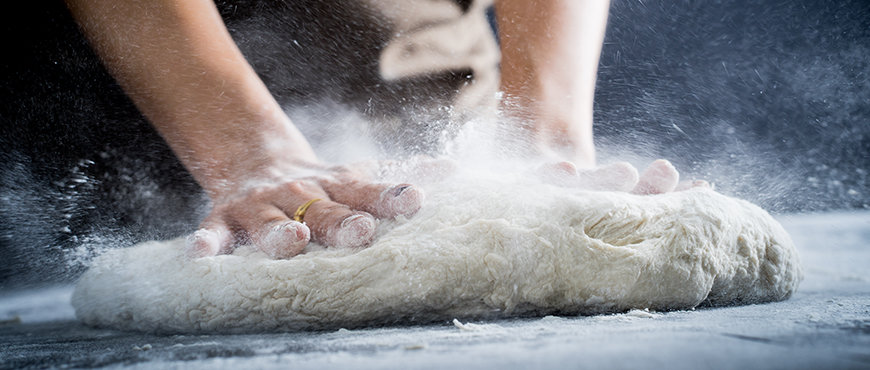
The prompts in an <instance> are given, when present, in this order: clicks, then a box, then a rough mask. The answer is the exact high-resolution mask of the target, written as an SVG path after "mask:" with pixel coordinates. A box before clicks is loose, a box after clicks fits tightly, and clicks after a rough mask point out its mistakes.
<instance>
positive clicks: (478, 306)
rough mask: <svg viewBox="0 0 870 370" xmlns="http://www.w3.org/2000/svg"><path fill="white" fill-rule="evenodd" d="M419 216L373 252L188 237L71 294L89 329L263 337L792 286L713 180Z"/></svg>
mask: <svg viewBox="0 0 870 370" xmlns="http://www.w3.org/2000/svg"><path fill="white" fill-rule="evenodd" d="M426 191H427V201H426V204H425V205H424V207H423V208H422V209H421V210H420V212H419V213H418V214H417V215H416V216H414V217H413V218H411V219H410V220H398V221H395V222H388V223H383V224H381V230H380V235H379V237H378V239H377V240H376V241H375V243H374V244H373V245H372V246H371V247H369V248H367V249H363V250H335V251H332V250H322V249H321V250H316V249H319V248H311V250H310V251H309V252H308V253H306V254H304V255H300V256H297V257H294V258H292V259H289V260H270V259H267V258H266V257H265V255H263V254H260V253H255V252H252V251H251V249H250V248H240V249H239V250H237V251H236V253H235V254H234V255H224V256H217V257H207V258H202V259H198V260H193V261H190V260H186V259H185V258H184V257H183V249H184V240H183V239H177V240H173V241H165V242H148V243H143V244H140V245H137V246H134V247H131V248H126V249H118V250H112V251H110V252H108V253H106V254H104V255H103V256H101V257H99V258H98V259H97V260H96V261H95V263H94V265H93V266H92V267H91V269H90V270H89V271H88V272H87V273H85V274H84V275H83V276H82V278H81V280H80V281H79V282H78V285H77V286H76V290H75V293H74V294H73V299H72V301H73V306H74V307H75V310H76V315H77V316H78V318H79V319H80V320H82V321H83V322H85V323H86V324H89V325H98V326H107V327H112V328H118V329H137V330H145V331H156V332H213V331H216V332H252V331H274V330H296V329H316V328H337V327H355V326H364V325H375V324H383V323H408V322H425V321H430V320H450V319H453V318H460V319H463V320H466V319H469V318H480V317H502V316H516V315H528V314H535V315H546V314H561V315H574V314H596V313H605V312H625V311H628V310H631V309H647V308H648V309H652V310H672V309H689V308H693V307H695V306H697V305H699V304H700V303H702V302H705V301H706V302H707V303H711V304H714V305H723V304H748V303H759V302H769V301H777V300H782V299H785V298H787V297H789V296H790V295H791V294H792V293H793V292H794V291H795V289H796V288H797V285H798V282H799V280H800V276H801V274H800V267H799V264H798V258H797V253H796V252H795V249H794V246H793V244H792V241H791V239H790V238H789V236H788V234H787V233H786V232H785V231H784V230H783V229H782V227H781V226H780V225H779V224H778V223H777V222H776V221H774V220H773V218H772V217H770V215H768V214H767V213H766V212H765V211H763V210H761V209H760V208H758V207H756V206H754V205H751V204H749V203H747V202H744V201H741V200H737V199H733V198H728V197H725V196H723V195H720V194H717V193H715V192H713V191H711V190H708V189H693V190H689V191H684V192H676V193H670V194H664V195H654V196H637V195H631V194H626V193H614V192H586V191H579V190H568V189H563V188H559V187H555V186H549V185H543V184H517V183H510V182H505V183H498V182H497V181H495V180H492V179H490V180H477V181H472V180H466V181H459V180H457V181H454V182H450V183H449V184H448V183H442V184H439V185H437V186H435V187H433V188H428V189H426Z"/></svg>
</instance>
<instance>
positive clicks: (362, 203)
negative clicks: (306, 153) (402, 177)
mask: <svg viewBox="0 0 870 370" xmlns="http://www.w3.org/2000/svg"><path fill="white" fill-rule="evenodd" d="M323 189H324V190H326V193H327V194H329V197H330V198H331V199H332V200H333V201H335V202H338V203H341V204H345V205H347V206H348V207H350V208H351V209H356V210H360V211H364V212H368V213H370V214H372V215H374V216H375V217H377V218H394V217H396V216H398V215H404V216H411V215H413V214H414V213H417V211H418V210H419V209H420V207H421V206H422V204H423V197H424V196H423V191H422V190H421V189H420V188H419V187H416V186H414V185H411V184H398V185H390V184H382V183H381V184H379V183H370V182H365V181H356V180H347V181H324V182H323Z"/></svg>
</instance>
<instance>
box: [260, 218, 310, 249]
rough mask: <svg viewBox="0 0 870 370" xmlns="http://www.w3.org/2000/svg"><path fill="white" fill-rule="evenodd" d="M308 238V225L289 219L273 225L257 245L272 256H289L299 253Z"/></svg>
mask: <svg viewBox="0 0 870 370" xmlns="http://www.w3.org/2000/svg"><path fill="white" fill-rule="evenodd" d="M310 239H311V234H310V232H309V230H308V227H306V226H305V225H302V224H301V223H299V222H296V221H289V222H284V223H280V224H278V225H275V226H273V227H272V228H271V229H270V230H269V232H268V234H266V237H264V238H263V239H262V241H261V243H260V245H259V247H260V250H262V251H263V252H266V254H268V255H269V256H271V257H272V258H290V257H293V256H295V255H297V254H299V253H301V252H302V249H303V248H305V245H306V244H308V241H309V240H310Z"/></svg>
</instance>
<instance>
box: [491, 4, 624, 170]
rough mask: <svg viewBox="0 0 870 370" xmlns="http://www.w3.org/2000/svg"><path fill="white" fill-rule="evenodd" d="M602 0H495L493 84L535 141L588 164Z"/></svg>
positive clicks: (591, 156)
mask: <svg viewBox="0 0 870 370" xmlns="http://www.w3.org/2000/svg"><path fill="white" fill-rule="evenodd" d="M608 7H609V1H608V0H538V1H528V0H497V1H496V14H497V17H498V25H499V37H500V39H501V52H502V62H501V73H502V77H501V89H502V91H504V92H505V94H506V95H507V97H508V101H509V102H511V104H516V105H508V106H506V107H505V108H506V110H507V111H508V112H509V113H512V114H513V115H515V116H517V117H518V118H520V119H523V120H527V121H528V122H530V125H531V129H532V131H533V132H534V134H535V135H536V140H537V142H538V145H539V146H541V147H543V148H545V149H549V150H553V151H555V152H556V154H558V155H560V156H561V157H562V158H564V159H568V160H573V161H575V162H576V163H577V164H578V165H581V166H593V165H594V164H595V150H594V146H593V142H592V102H593V97H594V94H595V77H596V73H597V70H598V58H599V55H600V54H601V46H602V43H603V41H604V30H605V26H606V23H607V12H608Z"/></svg>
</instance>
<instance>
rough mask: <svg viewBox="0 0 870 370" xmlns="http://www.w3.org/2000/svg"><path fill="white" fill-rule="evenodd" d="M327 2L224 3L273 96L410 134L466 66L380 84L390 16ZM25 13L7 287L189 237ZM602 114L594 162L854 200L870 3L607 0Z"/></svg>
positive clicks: (55, 28) (89, 87)
mask: <svg viewBox="0 0 870 370" xmlns="http://www.w3.org/2000/svg"><path fill="white" fill-rule="evenodd" d="M336 3H346V4H343V5H342V6H337V4H333V3H332V2H331V1H313V0H306V1H293V2H286V3H285V2H275V1H255V0H243V1H233V2H228V1H219V8H220V9H221V11H222V14H223V15H224V17H225V18H226V20H227V24H228V27H229V29H230V31H231V32H232V33H233V35H234V37H235V38H236V40H237V42H238V43H239V44H240V47H241V48H242V50H243V51H244V52H245V54H246V56H247V57H248V58H249V59H250V60H251V62H252V64H253V65H254V67H255V69H257V71H258V72H259V73H260V74H261V76H262V77H263V79H264V81H266V83H267V84H268V85H269V87H270V89H271V90H272V91H273V93H274V94H275V95H276V97H277V98H278V99H279V101H282V102H294V103H295V104H299V105H305V104H315V103H316V102H319V101H323V100H325V99H328V100H335V101H340V102H342V103H343V104H346V105H348V106H351V107H356V108H357V109H361V110H363V109H364V110H365V111H366V112H367V114H369V115H373V116H375V118H379V117H390V116H399V117H400V119H404V120H406V121H407V122H408V124H409V126H408V127H410V128H411V129H410V130H409V132H413V131H416V130H418V129H419V127H417V126H413V125H419V124H420V122H418V121H413V120H412V119H410V118H409V117H415V116H417V115H415V113H414V112H420V111H426V110H427V108H429V107H431V106H433V105H438V104H441V103H443V102H445V101H446V100H447V99H449V94H447V93H443V94H436V96H434V98H433V97H431V95H432V94H424V93H423V92H432V91H449V90H450V89H444V86H448V87H450V86H457V84H459V83H462V81H464V80H465V77H466V74H467V73H468V72H467V71H452V72H449V73H445V74H442V75H438V76H430V77H427V78H421V79H416V80H410V81H401V82H397V83H392V84H390V83H385V82H383V81H380V80H379V79H378V77H377V74H376V70H377V65H376V60H377V59H376V58H377V57H376V56H377V55H378V53H379V51H380V49H381V48H382V47H383V45H384V43H385V42H386V35H387V34H388V29H387V27H386V26H385V25H383V24H381V23H379V22H377V16H376V15H374V14H372V13H371V12H369V11H368V10H367V9H365V8H361V7H360V6H358V5H355V3H356V2H347V1H345V2H336ZM18 6H19V7H21V8H20V9H8V11H7V12H5V13H4V14H3V15H2V17H3V18H4V19H2V24H0V32H2V34H3V40H4V41H3V42H4V46H5V50H6V51H7V53H6V54H7V56H5V57H4V58H3V60H2V62H0V73H2V74H0V77H2V80H0V130H2V132H0V133H2V135H0V259H2V261H0V284H2V286H18V285H21V284H35V283H40V282H48V281H55V280H58V279H64V278H65V277H68V276H70V275H74V273H75V271H77V270H78V269H80V268H81V264H76V263H70V260H75V259H76V258H79V257H80V258H85V259H86V258H87V257H88V255H89V254H90V253H92V252H93V251H96V250H99V249H100V248H103V247H106V246H117V245H129V244H131V243H133V242H136V241H141V240H145V239H153V238H168V237H174V236H178V235H181V234H184V233H186V232H189V231H190V230H191V229H192V227H194V226H195V224H196V222H197V220H198V218H199V217H201V216H202V215H203V212H205V211H206V209H207V208H206V207H207V203H206V200H205V198H204V196H203V195H202V193H201V192H200V191H199V189H198V188H197V186H196V184H195V183H194V182H193V180H192V179H191V178H190V176H189V175H187V174H186V173H185V172H184V170H183V168H182V167H181V166H180V164H179V163H178V162H177V160H176V159H175V158H174V156H173V155H172V153H171V152H170V151H169V150H168V148H167V147H166V145H165V144H164V143H163V142H162V140H160V138H159V136H157V134H156V133H155V132H154V131H153V129H152V128H151V127H150V126H149V125H148V123H147V122H146V121H145V120H144V119H143V118H142V117H141V116H140V115H139V114H138V113H137V112H136V110H135V108H134V107H133V105H132V103H130V101H129V100H128V99H127V98H126V97H125V96H124V94H123V92H122V91H121V90H120V88H119V87H118V86H117V85H116V84H115V83H114V81H113V80H112V79H111V77H110V76H108V74H107V73H106V72H105V70H104V69H103V68H102V66H101V64H100V62H99V60H98V59H97V58H96V56H95V55H94V54H93V52H92V51H91V50H90V48H89V47H88V46H87V43H86V42H85V41H84V39H83V38H82V36H81V35H80V34H79V32H78V30H77V28H76V26H75V24H74V22H73V21H72V20H71V19H70V17H69V15H68V14H67V13H66V11H65V8H64V6H63V4H62V2H60V1H53V0H45V1H42V2H31V3H29V4H28V5H18ZM313 19H318V20H319V21H317V22H315V21H313ZM293 40H296V42H298V43H300V44H301V45H304V46H305V48H304V51H300V49H294V48H288V47H285V46H286V45H289V44H290V42H291V41H293ZM290 61H298V62H297V63H291V62H290ZM300 75H302V76H307V77H310V78H306V79H299V78H295V77H296V76H300ZM346 86H355V87H356V88H354V89H347V88H346ZM436 87H440V88H436ZM371 97H375V98H374V99H373V100H369V98H371ZM399 97H412V99H410V100H409V101H404V102H403V103H402V104H397V99H399ZM403 114H406V116H402V115H403ZM595 118H596V126H595V134H596V141H597V143H598V145H599V150H600V151H601V153H602V158H603V159H604V160H605V161H606V160H608V159H609V158H611V157H620V158H623V157H626V156H627V157H628V159H631V160H633V161H635V162H637V163H638V164H641V163H643V161H645V160H648V159H651V158H658V157H662V158H668V159H670V160H672V161H673V162H674V163H675V164H676V166H677V168H679V169H680V170H681V171H682V172H683V173H684V174H685V175H686V176H687V177H697V178H705V179H708V180H710V181H712V182H714V183H715V185H716V186H717V189H718V190H719V191H722V192H724V193H726V194H729V195H734V196H738V197H741V198H744V199H748V200H750V201H753V202H755V203H757V204H759V205H761V206H762V207H765V208H766V209H768V210H770V211H771V212H773V213H783V212H817V211H827V210H835V209H866V208H868V207H870V206H868V203H870V200H868V198H870V197H868V194H870V186H868V179H867V171H868V158H870V136H868V135H870V122H868V120H870V2H867V1H864V0H853V1H839V2H829V1H802V2H793V1H764V2H752V1H728V2H725V1H639V0H614V1H613V3H612V6H611V16H610V20H609V25H608V30H607V36H606V40H605V45H604V49H603V52H602V58H601V65H600V69H599V77H598V90H597V94H596V117H595ZM412 121H413V122H412ZM435 121H438V117H435V118H434V119H433V122H435ZM430 144H431V143H428V144H427V143H423V144H422V145H423V146H426V145H430ZM626 153H631V154H626ZM72 251H75V252H72Z"/></svg>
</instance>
